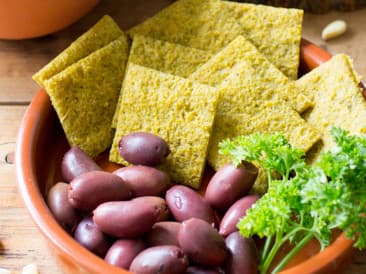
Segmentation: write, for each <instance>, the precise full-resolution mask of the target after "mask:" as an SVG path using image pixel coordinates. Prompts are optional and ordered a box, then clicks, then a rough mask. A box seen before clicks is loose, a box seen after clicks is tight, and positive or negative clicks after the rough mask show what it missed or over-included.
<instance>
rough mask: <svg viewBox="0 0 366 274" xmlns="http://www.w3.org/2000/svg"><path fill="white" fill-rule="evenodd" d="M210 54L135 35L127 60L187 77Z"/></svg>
mask: <svg viewBox="0 0 366 274" xmlns="http://www.w3.org/2000/svg"><path fill="white" fill-rule="evenodd" d="M211 55H212V54H211V53H210V52H208V51H204V50H199V49H194V48H190V47H185V46H182V45H179V44H175V43H169V42H166V41H162V40H156V39H153V38H151V37H147V36H142V35H135V37H134V38H133V41H132V44H131V50H130V55H129V58H128V62H129V63H134V64H136V65H140V66H144V67H148V68H152V69H155V70H159V71H161V72H166V73H170V74H174V75H177V76H181V77H188V76H189V75H190V74H191V73H192V72H194V71H195V70H196V69H197V68H198V67H199V66H200V65H202V64H204V63H205V62H207V60H208V59H209V58H210V57H211ZM121 98H122V97H121V96H120V97H119V98H118V103H117V107H116V113H115V115H114V117H113V123H112V127H113V128H116V124H117V113H118V110H119V107H120V104H121V102H120V101H121Z"/></svg>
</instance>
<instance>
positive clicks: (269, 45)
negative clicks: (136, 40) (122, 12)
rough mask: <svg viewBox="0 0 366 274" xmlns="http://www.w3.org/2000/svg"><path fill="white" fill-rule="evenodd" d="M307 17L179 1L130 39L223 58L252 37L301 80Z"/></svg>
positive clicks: (214, 0) (212, 0) (211, 0)
mask: <svg viewBox="0 0 366 274" xmlns="http://www.w3.org/2000/svg"><path fill="white" fill-rule="evenodd" d="M302 18H303V11H302V10H297V9H284V8H274V7H269V6H261V5H253V4H244V3H234V2H226V1H219V0H178V1H176V2H174V3H173V4H171V5H170V6H168V7H167V8H165V9H163V10H162V11H160V12H159V13H157V14H156V15H154V16H153V17H151V18H149V19H147V20H145V21H144V22H142V23H141V24H139V25H137V26H135V27H133V28H131V29H130V30H129V31H128V33H129V34H130V35H131V36H132V37H134V36H135V35H136V34H142V35H148V36H151V37H153V38H155V39H160V40H166V41H170V42H173V43H178V44H182V45H185V46H190V47H193V48H198V49H203V50H210V51H212V52H214V53H215V52H217V51H219V50H220V49H222V48H223V47H224V46H226V45H227V44H228V43H230V42H231V41H232V40H234V39H235V37H237V36H238V35H244V36H246V37H247V38H248V39H249V40H250V41H251V42H252V43H253V44H254V45H256V46H257V47H258V48H259V49H260V50H261V51H262V52H263V53H264V54H265V55H266V56H267V57H268V59H269V60H270V61H271V62H273V64H275V65H276V66H277V67H278V68H280V70H281V71H282V72H283V73H284V74H285V75H287V76H288V77H290V78H291V79H296V78H297V69H298V65H299V50H300V40H301V30H302Z"/></svg>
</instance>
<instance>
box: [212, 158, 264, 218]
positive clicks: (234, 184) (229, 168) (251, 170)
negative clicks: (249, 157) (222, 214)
mask: <svg viewBox="0 0 366 274" xmlns="http://www.w3.org/2000/svg"><path fill="white" fill-rule="evenodd" d="M257 175H258V169H257V168H256V167H255V166H254V165H253V164H251V163H248V162H245V161H243V163H242V164H241V165H239V166H238V167H236V166H235V165H233V164H227V165H224V166H223V167H221V168H220V169H219V170H218V171H217V172H216V173H215V175H214V176H213V177H212V178H211V180H210V182H209V183H208V185H207V189H206V192H205V200H206V201H207V202H208V203H209V204H210V205H211V206H212V207H213V208H215V209H216V210H219V211H225V210H226V209H228V208H229V207H230V206H231V205H232V204H233V203H234V202H235V201H236V200H237V199H239V198H240V197H243V196H244V195H246V194H247V193H248V191H249V190H250V189H251V188H252V186H253V184H254V181H255V179H256V178H257Z"/></svg>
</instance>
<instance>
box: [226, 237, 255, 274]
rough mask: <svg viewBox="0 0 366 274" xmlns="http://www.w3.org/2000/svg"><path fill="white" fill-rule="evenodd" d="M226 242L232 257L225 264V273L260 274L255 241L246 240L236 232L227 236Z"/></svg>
mask: <svg viewBox="0 0 366 274" xmlns="http://www.w3.org/2000/svg"><path fill="white" fill-rule="evenodd" d="M225 242H226V246H227V248H228V249H229V250H230V256H229V258H228V260H227V261H226V263H225V265H226V268H225V270H226V271H225V273H227V274H242V273H247V274H257V273H258V252H257V248H256V245H255V242H254V240H253V239H251V238H244V237H243V236H241V235H240V233H239V232H238V231H236V232H233V233H231V234H230V235H229V236H227V237H226V239H225Z"/></svg>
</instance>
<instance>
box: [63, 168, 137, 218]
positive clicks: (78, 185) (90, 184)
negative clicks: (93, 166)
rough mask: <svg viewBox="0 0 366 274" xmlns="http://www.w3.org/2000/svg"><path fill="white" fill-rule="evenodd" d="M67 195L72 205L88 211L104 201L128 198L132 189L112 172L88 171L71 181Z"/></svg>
mask: <svg viewBox="0 0 366 274" xmlns="http://www.w3.org/2000/svg"><path fill="white" fill-rule="evenodd" d="M68 196H69V201H70V203H71V205H72V206H73V207H75V208H78V209H80V210H82V211H86V212H90V211H92V210H93V209H95V208H96V207H97V206H98V205H100V204H101V203H104V202H109V201H120V200H127V199H130V198H131V197H132V190H131V189H130V187H129V186H128V185H127V184H126V183H125V182H124V181H123V180H122V179H121V178H120V177H119V176H117V175H115V174H113V173H109V172H106V171H90V172H87V173H84V174H81V175H80V176H78V177H76V178H74V179H73V180H72V181H71V183H70V184H69V193H68Z"/></svg>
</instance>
